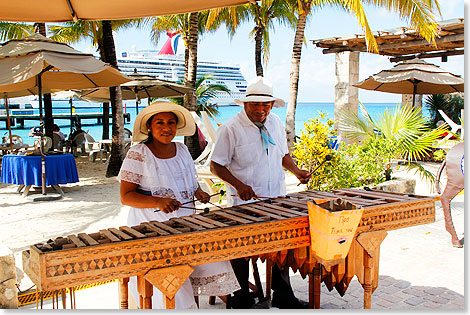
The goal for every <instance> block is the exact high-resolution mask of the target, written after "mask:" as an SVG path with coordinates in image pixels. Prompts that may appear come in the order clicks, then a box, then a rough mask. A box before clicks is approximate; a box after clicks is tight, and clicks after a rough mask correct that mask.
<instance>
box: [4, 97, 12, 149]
mask: <svg viewBox="0 0 470 315" xmlns="http://www.w3.org/2000/svg"><path fill="white" fill-rule="evenodd" d="M5 109H6V110H7V126H8V136H9V137H10V149H11V153H12V154H13V140H12V137H11V124H10V108H9V107H8V97H6V96H5Z"/></svg>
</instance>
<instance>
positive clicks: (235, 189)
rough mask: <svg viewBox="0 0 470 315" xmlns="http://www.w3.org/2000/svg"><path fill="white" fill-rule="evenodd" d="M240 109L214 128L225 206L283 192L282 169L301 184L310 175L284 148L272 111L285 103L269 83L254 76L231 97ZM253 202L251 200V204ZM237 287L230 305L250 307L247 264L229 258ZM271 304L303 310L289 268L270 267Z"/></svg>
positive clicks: (214, 162)
mask: <svg viewBox="0 0 470 315" xmlns="http://www.w3.org/2000/svg"><path fill="white" fill-rule="evenodd" d="M235 103H236V104H238V105H242V106H243V107H244V108H243V110H242V111H240V112H239V113H238V114H237V115H235V116H234V117H233V118H231V119H230V120H229V121H228V122H226V123H225V124H223V125H222V126H221V127H220V128H219V129H218V130H217V141H216V143H215V146H214V149H213V153H212V157H211V172H212V173H213V174H214V175H216V176H218V177H219V178H220V179H222V180H223V181H225V182H226V183H228V184H229V185H227V205H228V206H233V205H240V204H243V203H247V202H248V201H250V200H251V199H252V198H257V197H261V198H264V197H279V196H283V195H285V194H286V187H285V178H284V171H283V168H285V169H287V170H289V171H290V172H292V173H293V174H294V175H295V176H296V177H297V178H298V179H299V180H300V182H301V183H307V182H308V180H309V179H310V176H311V174H310V173H309V172H307V171H305V170H301V169H299V168H298V167H297V165H296V164H295V162H294V161H293V159H292V157H291V156H290V155H289V150H288V148H287V141H286V134H285V131H284V126H283V125H282V122H281V119H280V118H279V117H278V116H277V115H275V114H273V113H270V112H271V109H272V108H273V106H274V107H283V106H284V105H285V103H284V101H283V100H281V99H279V98H275V97H273V89H272V86H271V84H270V83H269V82H268V81H267V80H266V79H264V78H263V77H257V78H256V79H255V80H254V81H252V82H251V83H250V84H249V85H248V88H247V91H246V97H245V98H241V99H238V100H235ZM253 201H254V200H251V202H253ZM231 263H232V267H233V270H234V272H235V275H236V276H237V279H238V282H239V284H240V286H241V289H240V290H238V291H236V292H234V299H233V301H232V305H233V308H251V307H253V306H254V304H255V302H254V299H253V298H251V297H250V295H249V288H248V276H249V265H248V261H246V260H245V258H240V259H233V260H231ZM272 289H273V291H274V293H273V300H272V306H275V307H278V308H305V307H306V306H307V305H306V303H305V302H301V301H299V300H298V299H297V298H296V297H295V296H294V293H293V291H292V287H291V285H290V280H289V269H288V268H285V270H280V269H279V268H278V267H277V266H276V265H275V266H273V271H272Z"/></svg>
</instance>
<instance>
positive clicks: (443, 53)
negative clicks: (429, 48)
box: [390, 49, 465, 62]
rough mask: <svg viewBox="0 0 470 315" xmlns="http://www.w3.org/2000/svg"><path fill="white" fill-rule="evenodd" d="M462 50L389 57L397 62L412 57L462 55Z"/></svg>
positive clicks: (391, 60)
mask: <svg viewBox="0 0 470 315" xmlns="http://www.w3.org/2000/svg"><path fill="white" fill-rule="evenodd" d="M464 52H465V50H464V49H456V50H448V51H441V52H432V53H421V54H413V55H407V56H400V57H391V58H390V62H399V61H405V60H411V59H414V58H419V59H425V58H437V57H444V56H459V55H463V54H464Z"/></svg>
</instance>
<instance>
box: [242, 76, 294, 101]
mask: <svg viewBox="0 0 470 315" xmlns="http://www.w3.org/2000/svg"><path fill="white" fill-rule="evenodd" d="M233 101H234V102H235V104H237V105H241V106H243V103H244V102H271V101H274V105H273V106H274V107H284V105H285V104H286V103H285V102H284V101H283V100H282V99H280V98H277V97H274V96H273V85H272V84H271V82H269V81H268V80H267V79H265V78H264V77H261V76H258V77H256V78H255V79H253V80H252V81H250V82H249V83H248V87H247V89H246V94H245V97H242V98H239V99H235V100H233Z"/></svg>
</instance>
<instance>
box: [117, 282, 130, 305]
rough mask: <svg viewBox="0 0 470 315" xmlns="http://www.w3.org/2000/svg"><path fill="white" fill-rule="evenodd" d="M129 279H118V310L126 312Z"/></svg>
mask: <svg viewBox="0 0 470 315" xmlns="http://www.w3.org/2000/svg"><path fill="white" fill-rule="evenodd" d="M128 283H129V278H122V279H119V299H120V308H121V309H124V310H127V309H128V308H129V287H128Z"/></svg>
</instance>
